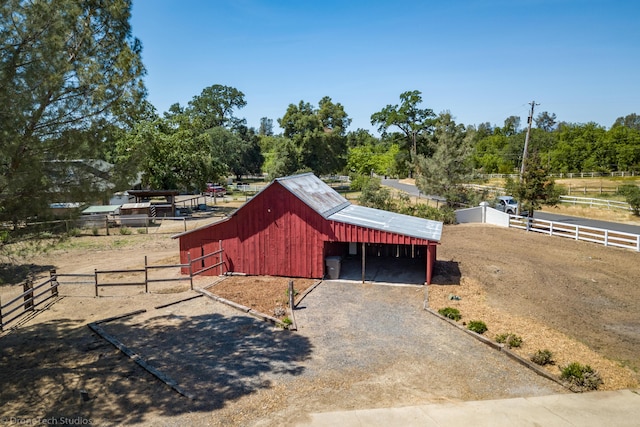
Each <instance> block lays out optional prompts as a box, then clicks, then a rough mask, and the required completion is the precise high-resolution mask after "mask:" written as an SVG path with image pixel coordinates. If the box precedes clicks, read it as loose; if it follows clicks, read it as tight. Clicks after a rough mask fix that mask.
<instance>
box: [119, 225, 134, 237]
mask: <svg viewBox="0 0 640 427" xmlns="http://www.w3.org/2000/svg"><path fill="white" fill-rule="evenodd" d="M120 234H122V235H123V236H128V235H129V234H131V229H130V228H129V227H126V226H122V227H120Z"/></svg>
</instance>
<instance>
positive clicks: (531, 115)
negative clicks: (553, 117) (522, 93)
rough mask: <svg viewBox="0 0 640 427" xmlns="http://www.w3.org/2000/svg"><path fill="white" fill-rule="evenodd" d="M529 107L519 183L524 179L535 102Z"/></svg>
mask: <svg viewBox="0 0 640 427" xmlns="http://www.w3.org/2000/svg"><path fill="white" fill-rule="evenodd" d="M529 105H531V113H529V118H528V119H527V124H528V125H527V136H526V137H525V138H524V151H523V152H522V166H521V167H520V182H522V178H523V177H524V169H525V166H524V164H525V162H526V160H527V151H528V149H529V135H530V134H531V123H532V122H533V107H535V106H536V105H540V104H536V101H531V102H530V103H529Z"/></svg>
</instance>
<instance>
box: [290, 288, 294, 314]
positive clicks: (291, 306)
mask: <svg viewBox="0 0 640 427" xmlns="http://www.w3.org/2000/svg"><path fill="white" fill-rule="evenodd" d="M293 308H294V307H293V280H289V309H290V310H291V311H292V312H293Z"/></svg>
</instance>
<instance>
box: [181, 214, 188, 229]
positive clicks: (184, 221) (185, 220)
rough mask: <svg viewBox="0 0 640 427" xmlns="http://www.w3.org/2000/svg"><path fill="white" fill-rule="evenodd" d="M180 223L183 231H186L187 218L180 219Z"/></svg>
mask: <svg viewBox="0 0 640 427" xmlns="http://www.w3.org/2000/svg"><path fill="white" fill-rule="evenodd" d="M182 223H183V224H184V231H187V218H186V217H185V218H182Z"/></svg>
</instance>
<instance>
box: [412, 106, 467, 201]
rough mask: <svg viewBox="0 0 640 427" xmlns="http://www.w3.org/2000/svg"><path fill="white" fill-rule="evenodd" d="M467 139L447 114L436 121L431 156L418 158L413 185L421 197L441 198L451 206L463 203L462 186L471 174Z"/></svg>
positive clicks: (465, 134)
mask: <svg viewBox="0 0 640 427" xmlns="http://www.w3.org/2000/svg"><path fill="white" fill-rule="evenodd" d="M471 138H472V137H471V136H470V135H468V134H467V132H466V130H465V127H464V125H461V124H456V123H455V122H454V120H453V119H452V117H451V114H449V113H443V114H440V116H438V118H437V120H436V125H435V130H434V133H433V136H432V137H431V143H432V144H433V145H434V146H435V148H434V152H433V156H431V157H425V156H422V155H418V158H417V162H416V167H417V178H416V185H417V187H418V188H419V189H420V191H422V192H423V193H424V194H431V195H437V196H442V197H445V198H446V199H447V203H448V204H449V205H451V206H453V205H455V204H456V203H460V202H464V199H465V198H464V197H463V195H464V194H465V193H466V192H465V191H464V188H463V187H462V184H463V183H465V182H467V180H468V177H469V175H470V172H471V162H470V160H471V159H470V156H471V144H470V141H471Z"/></svg>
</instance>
